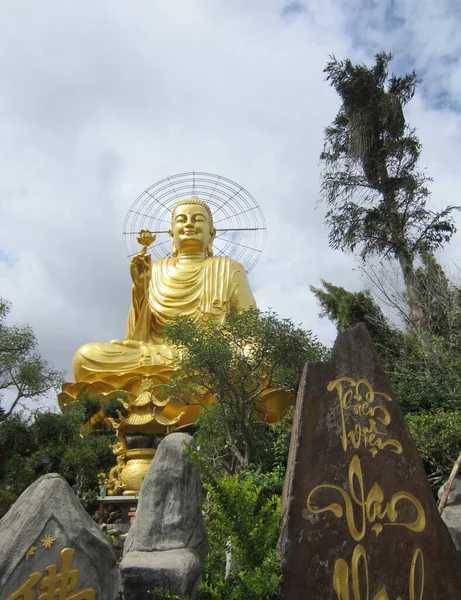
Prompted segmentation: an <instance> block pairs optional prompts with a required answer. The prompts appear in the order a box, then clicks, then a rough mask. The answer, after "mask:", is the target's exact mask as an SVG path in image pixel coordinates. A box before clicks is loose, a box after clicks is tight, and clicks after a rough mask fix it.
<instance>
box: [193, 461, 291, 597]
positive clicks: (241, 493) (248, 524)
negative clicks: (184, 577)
mask: <svg viewBox="0 0 461 600" xmlns="http://www.w3.org/2000/svg"><path fill="white" fill-rule="evenodd" d="M190 452H191V454H192V458H193V460H194V462H195V463H196V464H197V465H198V467H199V469H200V471H201V474H202V478H203V484H204V488H205V489H206V491H207V495H206V499H205V502H204V512H205V523H206V527H207V534H208V540H209V545H210V553H209V555H208V557H207V562H206V566H205V571H206V578H205V582H204V583H203V584H202V586H201V588H200V595H199V598H201V599H203V600H215V599H216V600H217V599H219V600H226V599H229V600H237V599H241V598H245V599H247V600H253V599H254V600H264V599H267V600H269V599H272V598H274V599H275V598H277V597H278V590H279V587H280V581H281V577H280V575H279V574H278V562H277V558H276V551H275V548H276V544H277V539H278V532H279V517H280V497H279V496H277V495H274V494H271V495H268V494H267V490H265V489H264V488H263V486H261V485H258V484H257V483H256V478H255V475H254V472H252V471H251V470H249V471H247V472H245V473H244V474H242V475H241V476H239V475H237V474H236V475H229V474H224V475H223V476H222V477H216V475H215V474H214V472H213V471H212V470H211V469H210V467H209V464H208V462H207V461H206V460H204V458H203V457H202V456H201V454H200V453H199V452H196V451H193V450H191V451H190ZM226 551H227V553H228V557H227V560H228V562H229V564H228V573H227V577H226ZM229 566H230V568H229Z"/></svg>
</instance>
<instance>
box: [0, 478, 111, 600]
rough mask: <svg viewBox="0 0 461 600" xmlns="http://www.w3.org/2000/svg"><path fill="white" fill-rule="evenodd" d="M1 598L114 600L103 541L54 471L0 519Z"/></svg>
mask: <svg viewBox="0 0 461 600" xmlns="http://www.w3.org/2000/svg"><path fill="white" fill-rule="evenodd" d="M0 539H1V545H0V598H1V600H5V599H6V600H16V599H18V600H23V598H24V599H27V598H31V599H32V598H34V599H35V598H37V597H38V596H39V595H40V597H42V595H41V594H43V598H45V596H46V598H55V597H56V598H57V597H58V596H59V598H74V597H75V598H78V599H79V600H115V598H117V596H118V592H119V583H118V570H117V566H116V562H115V557H114V554H113V552H112V549H111V547H110V544H109V543H108V541H107V539H106V538H105V537H104V535H103V534H102V533H101V531H100V529H99V527H98V526H97V525H96V523H95V522H94V521H93V519H92V518H91V517H90V516H89V515H88V514H87V513H86V512H85V510H84V509H83V508H82V506H81V504H80V502H79V501H78V500H77V498H76V496H75V494H74V493H73V491H72V490H71V488H70V487H69V485H68V484H67V482H66V481H65V480H64V479H63V478H62V477H61V476H60V475H57V474H55V473H52V474H49V475H44V476H43V477H41V478H40V479H38V480H37V481H36V482H35V483H33V484H32V485H31V486H29V487H28V488H27V489H26V490H25V492H23V494H22V495H21V496H20V497H19V499H18V500H17V501H16V503H15V504H14V505H13V507H12V508H11V509H10V511H9V512H8V513H7V514H6V515H5V516H4V517H3V519H2V520H1V521H0Z"/></svg>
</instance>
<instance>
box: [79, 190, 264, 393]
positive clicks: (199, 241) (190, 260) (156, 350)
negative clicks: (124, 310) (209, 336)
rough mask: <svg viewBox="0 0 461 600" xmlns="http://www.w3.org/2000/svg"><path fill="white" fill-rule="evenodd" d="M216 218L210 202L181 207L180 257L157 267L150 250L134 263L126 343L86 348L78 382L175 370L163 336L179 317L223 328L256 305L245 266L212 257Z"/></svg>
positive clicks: (174, 237)
mask: <svg viewBox="0 0 461 600" xmlns="http://www.w3.org/2000/svg"><path fill="white" fill-rule="evenodd" d="M210 214H211V213H210V210H209V208H208V206H207V205H206V204H205V203H204V202H200V203H197V202H196V201H194V199H187V200H184V201H181V203H178V205H176V207H175V209H174V211H173V219H172V226H171V230H170V238H171V242H172V246H173V255H176V256H175V257H174V258H164V259H162V260H160V261H158V262H155V263H153V264H151V262H150V255H148V254H146V252H145V247H144V248H143V250H142V251H141V252H140V253H139V254H136V255H135V256H134V257H133V259H132V260H131V263H130V273H131V277H132V279H133V289H132V304H131V309H130V312H129V315H128V323H127V331H126V337H125V340H124V341H121V340H114V341H112V342H111V343H109V344H104V343H91V344H87V345H85V346H82V347H81V348H80V349H79V350H78V351H77V353H76V354H75V357H74V362H73V369H74V375H75V380H76V381H77V382H81V381H88V380H91V379H92V378H93V377H94V375H97V379H98V380H104V379H105V377H107V376H109V375H113V374H121V373H136V372H137V370H138V369H141V368H142V367H145V366H166V365H170V364H171V362H172V360H173V358H174V356H175V355H176V352H177V351H176V349H175V348H173V347H172V346H167V345H165V344H164V343H163V334H162V332H163V328H164V327H165V325H166V324H167V323H168V322H169V321H171V319H173V318H174V317H176V316H178V315H187V316H189V317H192V318H193V319H194V320H195V321H197V322H200V323H202V322H205V321H206V319H209V318H212V319H217V320H218V321H221V322H222V321H224V319H225V315H226V312H227V310H228V309H229V308H232V307H233V308H236V309H244V308H249V307H250V306H254V305H255V301H254V298H253V295H252V293H251V290H250V286H249V283H248V278H247V276H246V273H245V270H244V269H243V267H242V265H240V264H239V263H237V262H235V261H233V260H231V259H229V258H227V257H224V256H219V257H214V256H211V255H212V243H213V240H214V237H215V235H216V230H215V228H214V227H213V222H212V219H211V217H210ZM142 239H143V236H142V234H140V240H142ZM142 243H144V242H142Z"/></svg>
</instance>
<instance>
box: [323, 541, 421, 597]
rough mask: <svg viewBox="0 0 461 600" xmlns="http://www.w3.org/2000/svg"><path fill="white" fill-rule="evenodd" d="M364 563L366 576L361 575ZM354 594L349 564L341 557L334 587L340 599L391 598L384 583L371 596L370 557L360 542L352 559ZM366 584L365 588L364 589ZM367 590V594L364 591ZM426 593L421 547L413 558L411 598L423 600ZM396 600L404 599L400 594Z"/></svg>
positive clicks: (409, 587)
mask: <svg viewBox="0 0 461 600" xmlns="http://www.w3.org/2000/svg"><path fill="white" fill-rule="evenodd" d="M361 563H362V564H363V571H362V572H363V574H364V577H363V576H362V577H360V566H361ZM350 573H351V578H352V594H351V588H350V581H349V565H348V564H347V562H346V561H345V560H344V559H342V558H339V559H338V560H337V561H336V562H335V568H334V572H333V589H334V590H335V592H336V596H337V598H338V600H362V598H363V600H390V598H389V596H388V594H387V591H386V586H385V585H383V586H382V587H381V589H380V590H379V592H377V593H376V594H375V595H374V596H370V585H369V577H368V558H367V553H366V551H365V548H364V547H363V546H361V545H360V544H358V545H357V546H356V547H355V548H354V551H353V553H352V560H351V569H350ZM361 583H362V584H364V586H365V590H363V585H362V586H361ZM363 591H365V595H362V592H363ZM423 594H424V557H423V553H422V551H421V549H420V548H417V549H416V550H415V552H414V554H413V558H412V560H411V568H410V577H409V579H408V598H409V600H422V598H423ZM396 600H402V597H401V596H399V597H398V598H397V599H396Z"/></svg>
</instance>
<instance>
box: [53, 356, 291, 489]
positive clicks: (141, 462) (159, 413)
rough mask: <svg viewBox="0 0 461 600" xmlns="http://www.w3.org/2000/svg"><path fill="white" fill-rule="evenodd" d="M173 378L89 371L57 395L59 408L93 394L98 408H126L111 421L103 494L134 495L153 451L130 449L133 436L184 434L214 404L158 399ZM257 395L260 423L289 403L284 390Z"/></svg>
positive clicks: (158, 371)
mask: <svg viewBox="0 0 461 600" xmlns="http://www.w3.org/2000/svg"><path fill="white" fill-rule="evenodd" d="M173 374H174V370H173V369H172V368H171V367H152V366H151V367H141V368H139V369H137V370H136V371H134V372H132V373H124V374H118V373H115V374H102V373H99V374H98V373H95V374H92V375H91V377H89V378H88V379H86V380H85V381H81V382H78V383H64V384H63V386H62V391H61V392H60V393H59V394H58V401H59V405H60V407H61V410H65V409H66V408H68V407H70V406H72V405H73V404H74V403H75V402H78V398H77V396H78V394H79V393H82V392H85V393H87V394H88V395H90V396H97V397H98V398H100V400H101V404H102V405H104V402H105V401H107V400H108V399H110V398H118V399H120V400H121V401H122V403H123V405H124V406H125V408H126V409H127V410H128V415H127V416H126V417H123V415H121V414H119V418H118V419H111V423H112V425H113V427H114V429H115V431H116V432H117V438H118V442H117V443H116V444H114V445H113V446H112V449H113V451H114V454H115V456H116V458H117V464H116V465H115V466H114V467H112V469H111V471H110V474H109V481H108V485H107V488H108V490H107V491H108V495H109V496H118V495H121V494H123V495H125V496H130V495H136V494H138V493H139V490H140V489H141V485H142V482H143V479H144V477H145V476H146V473H147V469H148V468H149V465H150V463H151V461H152V458H153V457H154V455H155V452H156V450H155V448H153V447H146V448H140V447H132V446H133V442H132V441H131V438H134V440H135V443H136V439H137V438H139V437H143V436H144V437H145V438H146V437H147V436H151V437H153V436H155V437H158V438H162V437H164V436H165V435H168V434H169V433H172V432H173V431H177V430H184V429H185V428H188V427H190V426H191V425H192V424H193V423H194V422H195V421H196V419H197V417H198V416H199V415H200V413H201V411H202V407H203V406H204V405H210V404H212V403H213V402H215V398H214V396H212V395H211V394H208V395H205V396H202V397H200V399H197V401H195V402H194V401H192V402H191V403H190V404H180V403H178V402H175V401H168V400H166V401H161V400H159V395H160V394H159V392H160V387H161V386H162V385H163V384H165V383H166V382H167V381H168V380H169V379H170V378H171V376H172V375H173ZM102 377H104V379H101V378H102ZM261 395H262V399H263V402H264V407H265V415H264V421H265V422H266V423H268V424H270V423H275V422H276V421H279V420H280V419H281V418H282V417H283V415H284V414H285V413H286V411H287V410H288V408H289V407H290V406H292V404H293V394H291V393H290V392H287V391H284V390H277V389H268V390H265V391H264V392H263V393H262V394H261ZM122 398H123V400H122Z"/></svg>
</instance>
